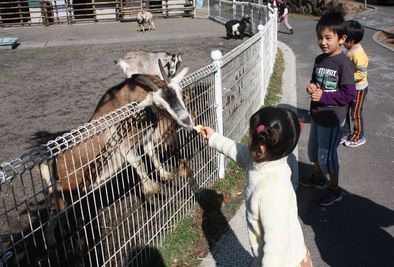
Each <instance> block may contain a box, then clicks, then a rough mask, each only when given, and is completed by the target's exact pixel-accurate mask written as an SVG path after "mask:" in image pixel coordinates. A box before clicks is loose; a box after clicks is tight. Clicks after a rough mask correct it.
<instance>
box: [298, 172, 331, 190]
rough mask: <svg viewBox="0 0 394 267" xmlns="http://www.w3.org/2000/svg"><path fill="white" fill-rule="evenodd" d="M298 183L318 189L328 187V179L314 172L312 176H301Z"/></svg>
mask: <svg viewBox="0 0 394 267" xmlns="http://www.w3.org/2000/svg"><path fill="white" fill-rule="evenodd" d="M298 183H299V184H300V185H302V186H305V187H314V188H317V189H324V188H326V180H325V179H324V177H323V176H318V175H316V176H315V175H314V174H312V176H308V177H301V178H300V180H299V181H298Z"/></svg>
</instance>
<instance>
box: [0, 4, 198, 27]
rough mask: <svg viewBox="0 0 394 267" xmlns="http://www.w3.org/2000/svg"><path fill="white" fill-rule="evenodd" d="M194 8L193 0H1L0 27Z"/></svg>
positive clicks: (179, 12) (168, 13)
mask: <svg viewBox="0 0 394 267" xmlns="http://www.w3.org/2000/svg"><path fill="white" fill-rule="evenodd" d="M194 8H195V4H194V0H164V1H157V0H151V1H148V0H11V1H10V0H0V27H12V26H31V25H45V26H49V25H52V24H73V23H95V22H102V21H128V20H135V19H136V17H137V14H138V12H139V11H141V10H147V11H150V12H152V13H153V14H154V16H155V17H174V16H178V17H179V16H184V17H194Z"/></svg>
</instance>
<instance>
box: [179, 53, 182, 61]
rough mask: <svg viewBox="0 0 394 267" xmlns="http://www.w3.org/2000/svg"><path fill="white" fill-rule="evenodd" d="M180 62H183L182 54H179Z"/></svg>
mask: <svg viewBox="0 0 394 267" xmlns="http://www.w3.org/2000/svg"><path fill="white" fill-rule="evenodd" d="M178 61H179V62H182V54H180V53H179V54H178Z"/></svg>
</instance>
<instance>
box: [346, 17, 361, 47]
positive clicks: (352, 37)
mask: <svg viewBox="0 0 394 267" xmlns="http://www.w3.org/2000/svg"><path fill="white" fill-rule="evenodd" d="M345 29H346V35H347V40H348V41H353V42H354V43H355V44H358V43H359V42H361V40H362V39H363V37H364V28H363V26H361V24H360V22H358V21H355V20H348V21H345Z"/></svg>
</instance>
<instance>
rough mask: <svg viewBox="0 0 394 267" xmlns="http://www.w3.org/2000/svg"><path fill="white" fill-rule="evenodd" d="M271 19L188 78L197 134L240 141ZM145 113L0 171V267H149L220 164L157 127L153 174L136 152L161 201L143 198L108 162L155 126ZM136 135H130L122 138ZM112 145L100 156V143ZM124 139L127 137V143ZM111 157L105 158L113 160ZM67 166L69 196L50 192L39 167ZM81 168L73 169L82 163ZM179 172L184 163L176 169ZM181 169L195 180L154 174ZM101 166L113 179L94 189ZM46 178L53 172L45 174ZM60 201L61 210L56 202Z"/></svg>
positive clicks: (265, 74) (264, 78) (192, 141)
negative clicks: (206, 130)
mask: <svg viewBox="0 0 394 267" xmlns="http://www.w3.org/2000/svg"><path fill="white" fill-rule="evenodd" d="M276 25H277V23H276V16H275V14H274V15H273V16H271V19H269V20H268V22H267V23H266V24H265V25H264V26H260V27H259V31H258V33H257V34H255V35H254V36H253V37H252V38H250V39H248V40H247V41H245V42H244V43H243V44H241V45H240V46H238V47H237V48H235V49H234V50H232V51H230V52H229V53H228V54H226V55H224V56H223V57H222V56H221V53H220V52H219V51H214V52H213V53H212V58H213V59H214V61H213V63H212V64H210V65H208V66H206V67H204V68H202V69H200V70H198V71H196V72H194V73H192V74H190V75H188V76H187V77H185V78H184V79H183V80H182V82H181V86H182V87H183V88H184V89H185V99H186V100H185V102H186V105H187V108H188V110H189V111H190V113H192V114H193V116H194V120H195V124H202V125H207V126H211V127H213V128H216V129H217V130H218V131H220V132H223V133H224V135H227V136H230V137H231V138H233V139H236V140H240V139H241V138H242V136H244V134H245V132H246V130H247V128H248V119H249V117H250V115H251V114H252V113H253V112H255V111H256V110H257V109H258V108H259V107H260V105H261V104H262V103H263V99H264V96H265V93H266V89H267V86H268V80H269V77H270V75H271V73H272V70H273V65H274V59H275V54H276V36H275V34H276V27H277V26H276ZM152 116H158V117H157V118H158V119H160V116H161V115H160V114H153V113H152V112H151V110H150V109H144V110H140V109H136V103H130V104H129V105H126V106H124V107H122V108H121V109H118V110H116V111H114V112H112V113H110V114H107V115H105V116H103V117H100V118H99V119H97V120H94V121H91V122H90V123H87V124H85V125H83V126H81V127H79V128H78V129H76V130H73V131H71V132H69V133H67V134H64V135H62V136H60V137H58V138H56V139H55V140H52V141H50V142H48V143H47V144H46V145H44V146H42V147H39V148H37V149H34V150H32V151H29V152H28V153H26V154H24V155H22V156H21V157H20V158H18V159H16V160H13V161H11V162H6V163H3V164H2V165H1V167H0V253H1V254H0V255H1V257H0V265H2V266H127V265H131V266H155V263H154V261H155V257H154V256H153V255H152V254H151V253H152V250H151V249H150V248H152V247H157V246H158V245H159V244H161V243H162V242H163V240H164V239H165V237H166V234H167V233H168V232H170V231H171V230H172V229H173V228H174V226H175V224H176V223H177V221H179V220H180V219H182V218H183V217H184V216H186V215H188V214H189V213H190V211H191V209H192V208H193V206H194V204H195V194H194V193H195V192H196V190H200V189H203V188H209V187H211V186H212V185H213V184H214V183H215V181H216V180H217V179H218V177H219V176H223V171H224V159H223V157H220V156H218V155H217V153H215V152H214V151H213V150H211V149H209V148H208V147H207V146H206V144H205V142H204V141H203V140H202V138H201V137H200V136H199V135H198V134H196V133H195V132H190V131H187V130H184V129H178V130H176V131H172V130H171V129H173V128H171V127H169V125H167V126H164V127H163V132H160V134H159V136H160V138H158V139H157V140H155V142H154V144H155V146H154V151H156V152H157V154H158V155H160V156H159V158H160V162H161V167H160V168H157V166H156V167H155V165H154V164H153V163H152V159H151V158H150V157H149V156H148V155H146V151H143V149H142V148H141V147H142V146H140V145H139V144H141V143H136V145H134V146H133V149H135V150H136V151H138V153H139V156H140V159H141V164H144V166H145V168H146V170H148V176H149V177H144V178H148V179H150V180H153V181H156V182H158V183H160V185H161V192H160V193H157V194H155V195H153V196H147V195H144V193H143V190H142V189H141V186H142V185H141V181H142V180H143V177H138V175H137V173H136V171H135V169H134V168H133V167H132V166H131V165H130V164H128V163H127V162H126V161H124V160H122V159H121V158H119V157H117V156H114V155H116V154H114V153H113V151H116V150H117V149H119V147H118V146H119V138H127V139H128V140H131V139H133V140H139V141H140V142H142V141H143V140H144V137H145V136H146V131H148V130H149V129H151V128H152V127H154V125H152V119H151V118H152ZM130 127H133V129H134V130H133V131H126V130H124V129H129V128H130ZM114 128H115V129H116V135H113V138H112V139H110V140H109V141H108V142H107V143H106V144H105V146H100V145H99V144H100V142H99V140H100V138H102V135H103V134H105V133H109V132H110V133H111V134H113V133H114V130H113V129H114ZM124 133H127V136H125V135H126V134H124ZM111 153H112V154H111ZM70 155H71V158H72V161H71V162H72V164H71V165H72V166H68V168H67V169H68V173H67V175H66V177H65V181H66V182H68V184H69V183H70V177H72V176H73V177H74V178H75V177H76V179H77V180H78V181H79V184H80V186H79V187H77V188H76V189H74V190H73V191H72V192H70V190H69V189H68V188H67V187H66V188H63V189H61V190H60V191H56V193H57V194H55V196H56V198H52V197H50V195H51V192H53V191H54V190H55V189H56V188H57V187H56V186H55V184H56V181H45V180H44V179H42V178H43V176H45V174H44V173H43V169H40V168H39V166H40V164H42V163H48V164H49V166H52V164H53V162H56V161H61V160H64V158H65V157H67V156H70ZM82 157H85V158H88V161H87V163H85V164H80V163H81V162H82V160H81V158H82ZM180 162H181V163H180ZM183 162H187V165H188V166H189V167H190V169H191V170H192V172H190V171H189V172H179V173H178V174H176V175H175V178H174V179H173V180H172V181H168V182H163V181H161V176H160V171H161V168H163V169H164V170H166V171H169V172H178V171H179V170H180V169H181V168H180V164H183ZM104 166H105V167H106V168H108V169H110V170H111V173H113V174H112V175H111V176H110V178H108V179H105V180H100V178H99V177H97V174H98V173H99V172H100V170H102V169H103V168H104ZM49 170H50V171H53V170H54V169H53V168H52V167H50V168H49ZM56 199H60V200H62V201H65V203H66V205H65V207H64V209H59V206H58V205H56V203H55V204H54V203H53V202H54V201H55V200H56Z"/></svg>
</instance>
